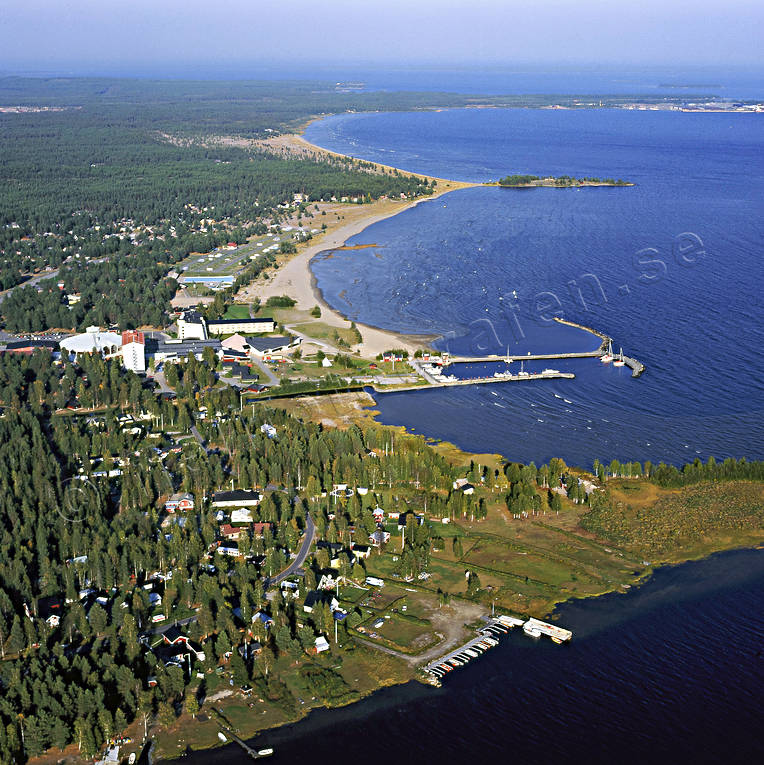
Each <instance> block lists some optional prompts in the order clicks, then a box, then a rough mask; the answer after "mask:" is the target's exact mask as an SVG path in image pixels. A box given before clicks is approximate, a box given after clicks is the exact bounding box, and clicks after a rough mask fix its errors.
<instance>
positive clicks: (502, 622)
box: [423, 615, 573, 683]
mask: <svg viewBox="0 0 764 765" xmlns="http://www.w3.org/2000/svg"><path fill="white" fill-rule="evenodd" d="M515 627H522V628H523V632H524V633H525V634H526V635H528V637H532V638H539V637H541V636H542V635H546V636H547V637H550V638H551V639H552V641H553V642H554V643H557V644H558V645H559V644H561V643H566V642H568V641H569V640H570V639H571V638H572V637H573V633H572V632H571V631H570V630H566V629H563V628H562V627H557V626H556V625H554V624H548V623H547V622H542V621H540V620H539V619H534V618H530V619H528V620H523V619H518V618H517V617H514V616H506V615H501V616H498V617H496V618H495V619H494V618H492V619H490V620H489V621H487V622H486V625H485V626H484V627H481V628H480V629H479V630H478V632H479V634H478V636H477V637H474V638H472V639H471V640H469V641H468V642H467V643H464V644H463V645H462V646H460V647H459V648H456V649H454V650H453V651H451V652H449V653H447V654H445V655H444V656H441V657H440V658H439V659H435V660H434V661H431V662H430V663H429V664H427V665H426V666H425V667H424V668H423V670H424V672H426V673H427V674H428V675H430V676H431V677H432V678H433V679H434V681H435V682H436V683H437V682H439V681H440V679H441V678H443V677H445V676H446V675H447V674H448V673H449V672H452V671H453V670H454V669H457V668H459V667H462V666H464V665H465V664H467V663H469V662H470V661H472V659H476V658H478V656H480V655H481V654H483V653H485V652H486V651H487V650H489V649H491V648H493V647H494V646H496V645H498V644H499V639H500V638H501V636H502V635H506V634H507V633H508V632H509V631H510V630H511V629H513V628H515Z"/></svg>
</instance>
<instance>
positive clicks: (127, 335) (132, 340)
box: [122, 330, 146, 372]
mask: <svg viewBox="0 0 764 765" xmlns="http://www.w3.org/2000/svg"><path fill="white" fill-rule="evenodd" d="M122 366H123V367H124V368H125V369H129V370H131V371H132V372H145V371H146V340H145V338H144V335H143V332H138V331H137V330H129V331H127V332H123V333H122Z"/></svg>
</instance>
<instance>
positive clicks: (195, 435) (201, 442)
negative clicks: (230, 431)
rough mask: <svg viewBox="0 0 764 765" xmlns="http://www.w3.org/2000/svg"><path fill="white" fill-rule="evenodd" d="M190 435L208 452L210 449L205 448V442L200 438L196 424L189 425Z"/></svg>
mask: <svg viewBox="0 0 764 765" xmlns="http://www.w3.org/2000/svg"><path fill="white" fill-rule="evenodd" d="M191 435H192V436H193V437H194V438H195V439H196V440H197V441H198V442H199V446H201V447H202V449H204V451H205V452H207V454H209V453H210V450H209V449H208V448H207V442H206V441H205V440H204V439H203V438H202V434H201V433H200V432H199V431H198V430H197V428H196V425H192V426H191Z"/></svg>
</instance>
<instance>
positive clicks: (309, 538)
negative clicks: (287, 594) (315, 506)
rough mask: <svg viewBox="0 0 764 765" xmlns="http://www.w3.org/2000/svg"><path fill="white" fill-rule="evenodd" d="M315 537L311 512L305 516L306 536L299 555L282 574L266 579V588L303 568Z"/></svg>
mask: <svg viewBox="0 0 764 765" xmlns="http://www.w3.org/2000/svg"><path fill="white" fill-rule="evenodd" d="M315 537H316V524H315V523H313V519H312V518H311V517H310V513H308V514H307V515H306V516H305V538H304V539H303V540H302V545H301V546H300V549H299V551H298V552H297V556H296V557H295V559H294V560H293V561H292V562H291V563H290V564H289V565H288V566H287V567H286V568H285V569H284V570H283V571H282V572H281V573H280V574H276V576H274V577H271V578H269V579H267V580H266V582H265V589H266V590H267V589H268V588H269V587H274V586H275V585H277V584H280V583H281V582H283V581H284V579H286V578H287V577H288V576H292V575H293V574H296V573H298V572H299V570H300V569H301V568H302V565H303V563H305V559H306V558H307V557H308V554H309V553H310V546H311V545H312V544H313V540H314V539H315Z"/></svg>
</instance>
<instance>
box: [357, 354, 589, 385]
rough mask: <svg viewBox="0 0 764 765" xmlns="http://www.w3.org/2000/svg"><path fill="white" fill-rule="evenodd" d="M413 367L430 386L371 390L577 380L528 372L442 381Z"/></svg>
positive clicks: (565, 374) (569, 374)
mask: <svg viewBox="0 0 764 765" xmlns="http://www.w3.org/2000/svg"><path fill="white" fill-rule="evenodd" d="M410 363H411V366H412V367H414V369H416V371H417V372H418V373H419V374H420V375H421V376H422V377H424V379H425V380H426V381H427V383H428V385H403V386H396V387H395V388H387V387H385V388H382V387H380V386H377V385H375V384H373V383H372V384H371V386H370V387H371V388H372V389H373V390H374V392H375V393H401V392H409V391H415V390H431V389H432V388H454V387H458V386H463V385H491V384H495V383H505V382H523V381H525V380H560V379H566V380H573V379H574V378H575V375H574V374H573V373H572V372H557V371H555V372H547V373H543V372H533V373H531V372H526V373H525V374H522V375H521V374H517V375H510V374H507V375H501V376H500V377H496V376H495V375H491V376H490V377H465V378H464V379H461V380H457V379H441V378H439V377H433V376H432V375H430V374H428V373H427V372H425V370H423V369H422V368H421V367H420V366H419V365H418V364H416V363H415V362H413V361H412V362H410Z"/></svg>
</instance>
